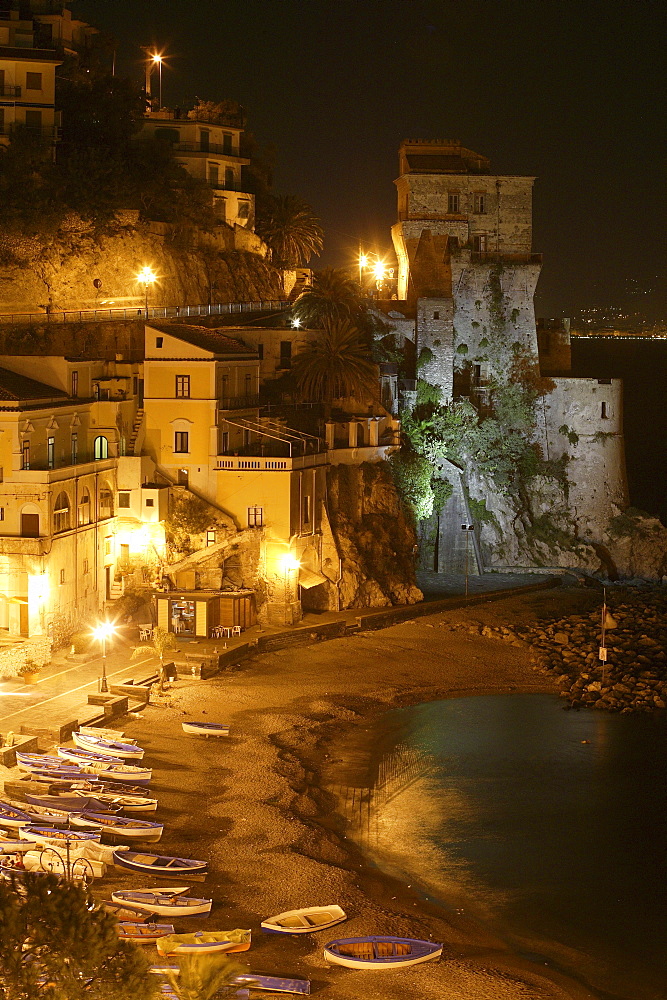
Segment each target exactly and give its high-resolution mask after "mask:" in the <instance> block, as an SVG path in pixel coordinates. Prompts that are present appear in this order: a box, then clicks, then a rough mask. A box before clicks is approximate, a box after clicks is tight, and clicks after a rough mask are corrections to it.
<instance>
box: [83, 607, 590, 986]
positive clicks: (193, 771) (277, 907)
mask: <svg viewBox="0 0 667 1000" xmlns="http://www.w3.org/2000/svg"><path fill="white" fill-rule="evenodd" d="M597 602H598V597H597V594H596V593H595V592H592V591H589V590H586V589H577V588H572V589H566V588H557V589H555V590H547V591H539V592H533V593H527V594H523V595H519V596H514V597H510V598H507V599H504V600H500V601H495V602H490V603H484V604H479V605H476V606H474V607H470V608H466V609H457V610H452V611H448V612H444V613H439V614H437V615H433V616H429V617H425V618H421V619H416V620H414V621H409V622H406V623H404V624H401V625H397V626H393V627H392V628H389V629H385V630H383V631H376V632H366V633H361V634H357V635H355V636H353V637H350V638H346V639H337V640H333V641H330V642H322V643H317V644H315V645H311V646H306V647H300V648H296V649H288V650H281V651H278V652H273V653H267V654H264V655H262V656H258V657H255V658H254V659H252V660H246V661H245V662H244V663H243V664H242V665H239V666H237V667H235V668H231V669H229V670H227V671H226V672H225V673H224V674H222V675H220V676H218V677H216V678H214V679H212V680H209V681H194V680H193V681H190V680H182V681H178V682H176V684H175V685H173V687H172V688H171V690H170V692H169V693H168V695H167V696H166V699H165V704H164V705H151V706H149V707H148V708H147V709H146V710H145V712H144V713H143V715H141V716H139V717H136V718H131V719H129V720H125V721H124V725H125V727H126V731H127V733H128V734H129V735H131V736H133V737H136V739H137V740H138V741H139V742H140V743H141V744H142V745H143V746H145V748H146V751H147V756H146V759H147V761H149V762H150V764H151V765H152V766H153V768H154V780H153V787H154V789H155V791H156V793H157V795H158V797H159V801H160V812H159V816H160V817H161V818H163V819H164V821H165V834H164V837H163V841H162V843H161V845H160V846H161V850H162V851H163V852H164V853H173V854H181V855H187V856H189V857H196V858H205V859H208V861H209V863H210V874H209V876H208V878H207V880H206V882H205V883H203V884H202V885H201V886H199V885H197V886H196V888H197V893H198V894H204V895H207V896H208V895H210V896H212V897H213V899H214V909H213V912H212V914H211V917H210V918H209V920H208V921H207V922H206V923H207V926H208V927H209V928H223V927H224V928H231V927H252V928H253V946H252V950H251V951H250V952H249V953H248V954H247V955H241V956H239V957H240V958H242V959H243V960H244V962H247V964H248V965H249V967H250V969H251V970H252V971H254V972H260V973H265V974H273V975H281V976H293V977H299V978H308V979H310V980H311V982H312V992H313V993H314V994H316V995H318V996H321V997H322V998H323V1000H325V998H326V1000H329V998H332V1000H333V998H336V1000H353V998H354V1000H357V998H359V997H361V996H363V997H364V998H376V997H377V998H392V997H396V998H399V997H400V998H404V997H420V998H438V1000H450V998H452V1000H454V998H457V1000H519V998H522V1000H523V998H535V1000H538V998H539V1000H542V998H544V1000H551V998H554V1000H555V998H558V1000H566V998H567V1000H583V998H587V997H588V998H590V997H594V996H595V995H596V994H594V993H592V992H590V991H589V990H588V989H587V988H586V987H585V986H583V985H582V984H580V983H578V982H576V980H575V979H573V978H569V977H566V976H564V975H561V974H559V973H557V972H555V971H554V970H553V969H552V968H546V967H545V966H544V965H539V964H537V963H535V962H530V961H527V960H525V959H522V958H520V957H519V956H517V955H516V954H514V953H513V952H512V951H510V950H509V949H508V948H507V946H506V945H505V944H504V943H503V942H502V941H499V940H498V939H497V938H496V937H495V936H494V935H492V934H491V933H490V932H489V931H487V930H486V929H485V928H484V926H483V925H480V924H479V923H473V922H471V921H467V920H466V917H465V912H464V913H463V914H461V915H459V914H457V913H456V912H455V911H452V912H449V911H445V910H442V909H440V908H438V907H435V906H434V905H429V904H426V903H424V901H423V900H422V899H421V898H420V897H419V896H417V895H415V894H413V893H412V891H411V890H410V888H408V887H407V886H404V885H402V884H400V883H397V882H396V881H394V880H392V879H391V878H389V877H388V876H385V875H383V874H382V873H381V872H379V871H378V870H377V869H374V868H373V867H372V866H370V865H368V864H367V863H366V862H365V861H364V858H363V857H362V856H361V855H360V853H359V852H358V850H357V849H356V848H355V847H354V846H353V845H352V844H351V843H350V842H349V841H348V840H347V839H346V837H345V834H344V830H343V829H342V828H341V823H340V821H339V820H337V818H336V815H335V813H333V811H332V810H333V807H334V804H335V803H334V800H333V798H332V796H331V795H329V794H327V793H326V792H324V791H323V790H322V789H321V788H320V787H319V775H320V773H321V766H322V765H323V764H324V765H326V762H327V753H328V747H329V746H330V744H331V742H332V740H333V739H334V738H335V737H337V736H339V735H340V734H341V732H342V731H343V729H344V727H354V726H360V725H361V726H363V725H368V721H369V720H371V719H372V718H374V717H375V715H376V714H377V713H381V712H383V711H386V710H387V709H388V708H392V707H396V706H399V705H408V704H416V703H419V702H422V701H427V700H432V699H439V698H448V697H459V696H464V695H471V694H491V693H496V692H497V693H500V692H504V693H506V692H513V691H516V692H549V693H552V692H553V691H554V687H553V684H552V682H551V680H550V679H548V678H546V677H545V676H544V675H543V674H542V673H538V672H536V671H535V670H534V669H533V666H532V664H531V656H530V650H529V649H528V647H527V646H525V645H523V644H522V643H520V642H519V641H518V640H510V641H502V640H501V639H499V638H498V637H497V636H493V635H484V634H481V629H482V627H483V626H490V627H491V628H498V627H499V626H505V625H512V624H519V623H523V622H532V623H534V622H535V620H536V618H537V619H539V618H546V619H551V618H553V617H558V616H560V615H562V614H567V613H570V612H572V613H575V612H579V611H583V610H589V609H590V608H591V607H593V606H596V605H597ZM462 625H465V626H466V627H464V628H462V627H461V626H462ZM469 628H470V631H469ZM186 716H192V717H194V718H201V719H203V720H207V721H225V722H229V723H230V724H231V727H232V729H231V733H232V735H231V736H230V737H229V738H228V739H225V740H217V741H216V740H204V739H201V738H193V737H188V736H186V735H185V734H183V732H182V729H181V720H182V718H184V717H186ZM114 880H115V883H116V885H117V886H118V887H120V886H130V885H135V886H136V885H138V884H139V882H140V881H141V879H140V878H139V877H138V876H132V875H130V874H129V873H128V874H127V875H123V874H122V873H118V878H116V873H114ZM107 884H109V882H108V880H107ZM200 890H201V892H200ZM100 891H102V887H101V886H100ZM108 891H109V890H107V892H108ZM334 902H336V903H339V904H340V905H342V906H343V907H344V909H345V910H346V911H347V913H348V915H349V918H350V919H349V920H348V921H347V923H345V924H344V925H341V928H340V932H341V933H340V934H339V935H338V936H357V935H364V934H383V933H384V934H386V933H392V934H401V935H409V936H414V937H421V938H432V939H433V940H436V941H442V942H444V945H445V947H444V952H443V958H442V960H441V961H440V962H439V963H437V964H435V963H433V964H426V965H422V966H419V967H416V968H415V969H413V970H409V969H408V970H404V971H402V972H398V971H394V972H354V971H350V970H346V969H342V968H335V967H334V968H329V967H328V966H327V965H326V964H325V962H324V960H323V957H322V945H323V943H324V940H325V939H326V940H328V939H329V938H330V937H335V936H336V933H335V932H333V933H331V932H329V933H324V934H319V935H305V936H304V937H302V938H298V939H297V938H293V937H290V938H282V937H278V936H273V935H262V934H261V933H260V932H259V923H260V921H261V919H263V918H264V917H266V916H268V915H270V914H272V913H277V912H279V911H281V910H285V909H290V908H295V907H298V906H306V905H316V904H325V903H334ZM463 909H464V911H465V908H463ZM182 929H186V928H185V927H183V928H182ZM193 929H194V928H193Z"/></svg>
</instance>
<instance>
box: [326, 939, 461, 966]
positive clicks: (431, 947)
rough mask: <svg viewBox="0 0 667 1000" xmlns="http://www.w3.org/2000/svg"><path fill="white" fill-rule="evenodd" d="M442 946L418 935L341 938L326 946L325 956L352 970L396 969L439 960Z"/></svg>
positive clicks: (334, 963)
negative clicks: (412, 936) (419, 937)
mask: <svg viewBox="0 0 667 1000" xmlns="http://www.w3.org/2000/svg"><path fill="white" fill-rule="evenodd" d="M441 955H442V945H441V944H438V943H437V942H435V941H420V940H419V939H418V938H401V937H360V938H339V939H338V940H336V941H329V943H328V944H326V945H325V946H324V958H325V960H326V961H327V962H330V963H332V964H333V965H344V966H346V968H348V969H396V968H405V967H407V966H410V965H419V964H420V963H421V962H432V961H437V959H439V958H440V956H441Z"/></svg>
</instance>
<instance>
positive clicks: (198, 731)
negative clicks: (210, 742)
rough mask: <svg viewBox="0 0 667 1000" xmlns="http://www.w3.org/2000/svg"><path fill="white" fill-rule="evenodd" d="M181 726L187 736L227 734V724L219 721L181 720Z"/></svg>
mask: <svg viewBox="0 0 667 1000" xmlns="http://www.w3.org/2000/svg"><path fill="white" fill-rule="evenodd" d="M181 728H182V730H183V732H184V733H187V734H188V736H229V726H226V725H223V724H222V723H219V722H193V721H187V722H181Z"/></svg>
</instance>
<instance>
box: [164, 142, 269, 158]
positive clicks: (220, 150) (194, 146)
mask: <svg viewBox="0 0 667 1000" xmlns="http://www.w3.org/2000/svg"><path fill="white" fill-rule="evenodd" d="M172 149H173V150H174V152H175V153H206V154H207V155H208V154H211V155H212V156H224V157H227V158H228V159H230V160H235V161H237V162H238V161H239V160H240V161H241V162H242V163H250V160H248V159H246V158H245V157H242V156H241V155H240V154H239V152H238V150H237V151H236V152H235V151H234V150H233V149H231V148H229V147H228V146H221V145H220V144H219V143H213V142H209V143H208V144H206V143H205V142H175V143H174V145H173V146H172Z"/></svg>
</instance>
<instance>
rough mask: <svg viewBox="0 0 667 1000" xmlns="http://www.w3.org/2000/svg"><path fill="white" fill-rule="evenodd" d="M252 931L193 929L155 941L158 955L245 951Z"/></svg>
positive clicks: (248, 945)
mask: <svg viewBox="0 0 667 1000" xmlns="http://www.w3.org/2000/svg"><path fill="white" fill-rule="evenodd" d="M251 937H252V932H251V931H249V930H241V929H240V928H236V929H235V930H233V931H195V933H194V934H170V935H168V936H167V937H163V938H160V939H159V940H158V941H156V942H155V946H156V948H157V950H158V953H159V954H160V955H206V954H212V953H215V952H227V953H230V952H237V951H247V950H248V948H249V947H250V941H251Z"/></svg>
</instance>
